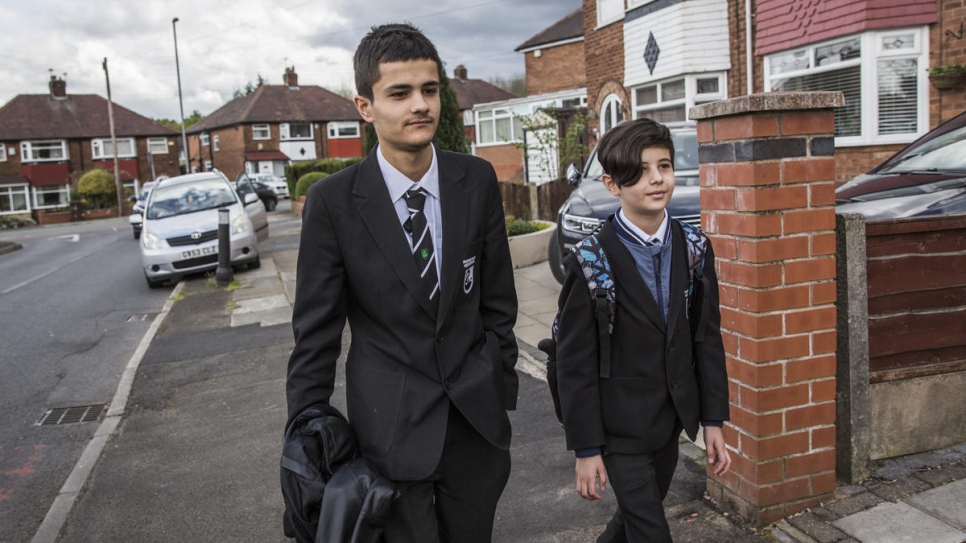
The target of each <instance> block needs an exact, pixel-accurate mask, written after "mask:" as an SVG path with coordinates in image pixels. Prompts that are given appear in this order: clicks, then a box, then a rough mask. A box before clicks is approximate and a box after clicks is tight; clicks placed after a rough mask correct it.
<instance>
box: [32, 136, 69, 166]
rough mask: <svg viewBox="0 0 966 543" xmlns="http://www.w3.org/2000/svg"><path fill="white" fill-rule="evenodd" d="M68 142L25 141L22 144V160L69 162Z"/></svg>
mask: <svg viewBox="0 0 966 543" xmlns="http://www.w3.org/2000/svg"><path fill="white" fill-rule="evenodd" d="M68 158H69V156H68V154H67V141H65V140H48V141H24V142H21V143H20V159H21V160H22V161H24V162H53V161H57V160H67V159H68Z"/></svg>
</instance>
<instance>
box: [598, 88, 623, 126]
mask: <svg viewBox="0 0 966 543" xmlns="http://www.w3.org/2000/svg"><path fill="white" fill-rule="evenodd" d="M608 106H614V108H615V109H612V110H611V111H612V112H613V114H614V115H613V117H614V118H612V119H609V118H607V107H608ZM623 107H624V105H623V103H622V102H621V99H620V97H619V96H617V95H616V94H608V95H607V97H606V98H604V101H603V102H601V104H600V135H601V136H603V135H604V134H606V133H607V130H608V128H607V125H608V124H610V123H613V125H612V126H611V128H613V127H614V126H617V125H619V124H620V123H622V122H623V121H624V118H623V114H622V113H621V112H622V108H623Z"/></svg>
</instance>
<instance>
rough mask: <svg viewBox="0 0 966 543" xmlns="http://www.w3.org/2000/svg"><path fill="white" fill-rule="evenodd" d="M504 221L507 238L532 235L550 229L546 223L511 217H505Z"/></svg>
mask: <svg viewBox="0 0 966 543" xmlns="http://www.w3.org/2000/svg"><path fill="white" fill-rule="evenodd" d="M504 220H505V222H506V235H507V236H520V235H523V234H532V233H534V232H539V231H540V230H544V229H546V228H549V227H550V225H548V224H546V223H540V222H531V221H525V220H523V219H517V218H515V217H514V216H513V215H507V216H506V217H505V219H504Z"/></svg>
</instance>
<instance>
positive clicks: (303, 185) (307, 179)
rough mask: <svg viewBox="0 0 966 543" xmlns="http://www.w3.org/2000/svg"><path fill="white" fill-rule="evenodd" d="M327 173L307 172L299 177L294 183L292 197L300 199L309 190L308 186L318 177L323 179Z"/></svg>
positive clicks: (317, 179)
mask: <svg viewBox="0 0 966 543" xmlns="http://www.w3.org/2000/svg"><path fill="white" fill-rule="evenodd" d="M328 176H329V174H327V173H325V172H309V173H307V174H305V175H303V176H302V177H300V178H299V180H298V183H296V184H295V196H293V197H292V198H293V199H295V200H298V199H300V198H301V197H303V196H305V195H306V194H308V192H309V187H311V186H312V185H313V184H315V183H316V182H317V181H319V180H320V179H325V178H326V177H328Z"/></svg>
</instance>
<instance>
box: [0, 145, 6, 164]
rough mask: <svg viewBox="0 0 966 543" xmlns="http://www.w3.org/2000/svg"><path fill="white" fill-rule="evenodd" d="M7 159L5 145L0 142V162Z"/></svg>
mask: <svg viewBox="0 0 966 543" xmlns="http://www.w3.org/2000/svg"><path fill="white" fill-rule="evenodd" d="M6 161H7V146H6V145H4V144H2V143H0V162H6Z"/></svg>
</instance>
